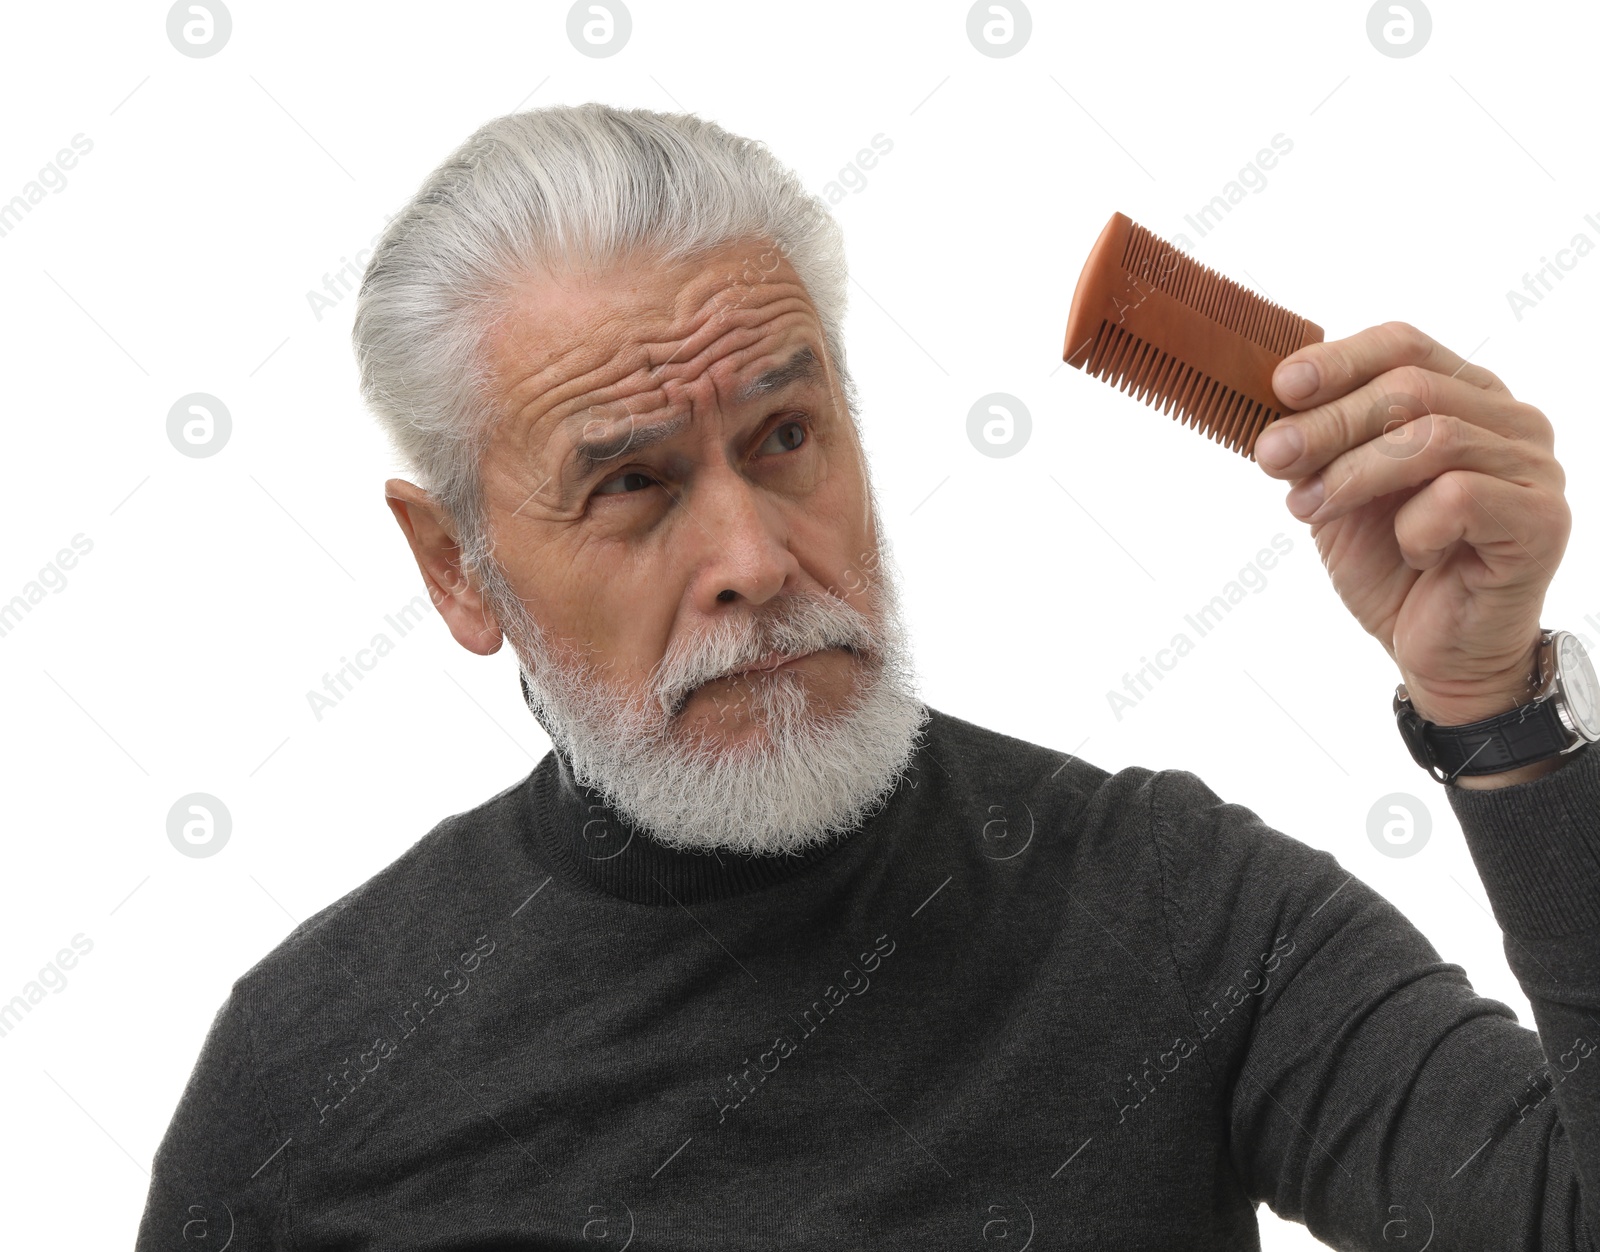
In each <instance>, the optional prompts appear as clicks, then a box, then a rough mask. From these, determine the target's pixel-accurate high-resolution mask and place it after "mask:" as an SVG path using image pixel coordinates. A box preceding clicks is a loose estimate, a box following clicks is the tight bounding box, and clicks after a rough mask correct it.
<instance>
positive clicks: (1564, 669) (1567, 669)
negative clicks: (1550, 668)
mask: <svg viewBox="0 0 1600 1252" xmlns="http://www.w3.org/2000/svg"><path fill="white" fill-rule="evenodd" d="M1556 670H1557V673H1559V674H1560V681H1561V694H1562V695H1563V697H1565V699H1564V703H1565V704H1566V707H1567V712H1568V713H1569V714H1570V715H1571V717H1572V720H1573V721H1574V722H1576V723H1577V726H1578V730H1579V732H1580V733H1581V734H1582V735H1583V736H1584V737H1585V738H1586V739H1589V740H1595V739H1600V679H1597V678H1596V677H1595V672H1594V665H1593V664H1591V663H1590V661H1589V657H1588V655H1587V654H1586V653H1585V652H1584V650H1583V645H1582V644H1580V643H1579V642H1578V641H1577V639H1575V638H1574V637H1573V636H1572V635H1570V634H1565V633H1563V634H1562V636H1561V648H1560V651H1559V652H1558V653H1557V655H1556Z"/></svg>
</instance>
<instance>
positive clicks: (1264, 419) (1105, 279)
mask: <svg viewBox="0 0 1600 1252" xmlns="http://www.w3.org/2000/svg"><path fill="white" fill-rule="evenodd" d="M1320 342H1322V327H1320V326H1318V325H1317V324H1316V323H1315V322H1308V321H1306V319H1305V318H1303V317H1297V316H1295V315H1294V314H1293V313H1291V312H1289V310H1288V309H1285V308H1283V307H1282V306H1281V305H1277V304H1273V303H1272V302H1271V301H1270V300H1264V299H1262V298H1261V297H1260V296H1258V295H1256V294H1255V293H1254V292H1253V291H1247V290H1245V289H1244V288H1243V287H1241V286H1240V285H1239V284H1238V283H1236V282H1234V281H1232V280H1231V279H1228V278H1224V277H1223V276H1222V275H1221V274H1219V273H1217V272H1216V271H1215V270H1213V269H1209V268H1207V267H1206V266H1204V265H1201V264H1200V263H1199V262H1198V261H1195V260H1192V259H1190V258H1189V257H1187V256H1185V255H1184V254H1183V253H1182V252H1180V251H1179V250H1178V249H1177V248H1175V247H1174V246H1173V245H1171V244H1169V243H1167V242H1166V241H1165V240H1163V239H1160V238H1157V237H1156V236H1155V235H1153V234H1151V233H1150V232H1149V231H1148V230H1146V229H1145V228H1144V227H1143V226H1140V225H1138V224H1137V223H1135V222H1133V221H1131V220H1129V219H1128V218H1127V217H1126V216H1125V215H1123V214H1121V213H1113V214H1112V215H1111V220H1110V221H1109V222H1107V223H1106V227H1105V229H1104V230H1102V231H1101V232H1100V238H1099V239H1097V240H1095V244H1094V248H1093V249H1092V250H1091V251H1090V253H1089V259H1088V260H1087V261H1085V262H1084V265H1083V273H1081V274H1080V275H1079V276H1078V286H1077V289H1076V290H1075V291H1073V293H1072V311H1071V312H1070V313H1068V315H1067V338H1066V344H1065V346H1064V347H1063V349H1062V357H1063V359H1064V360H1065V361H1066V362H1067V364H1068V365H1071V366H1073V367H1075V368H1077V369H1081V370H1085V371H1087V372H1088V373H1090V374H1093V375H1094V376H1095V377H1096V378H1102V379H1104V380H1105V381H1106V382H1108V383H1111V384H1112V385H1114V386H1116V387H1118V388H1119V389H1120V390H1122V391H1127V392H1130V393H1131V394H1132V395H1134V396H1135V397H1136V398H1137V399H1139V400H1140V401H1142V402H1143V403H1145V404H1150V405H1155V406H1157V407H1159V408H1160V410H1161V411H1162V412H1163V413H1166V412H1171V413H1172V416H1173V418H1174V420H1182V421H1183V422H1184V424H1185V425H1188V426H1193V427H1195V428H1196V429H1198V430H1202V431H1204V432H1205V433H1206V434H1207V435H1209V436H1210V437H1211V438H1212V439H1214V440H1216V441H1217V442H1218V443H1223V444H1226V445H1227V446H1228V447H1229V448H1231V449H1233V451H1235V452H1238V453H1240V454H1242V455H1244V456H1247V457H1249V458H1250V459H1251V460H1254V459H1255V445H1256V437H1257V436H1258V435H1260V433H1261V432H1262V431H1263V430H1265V429H1266V428H1267V426H1268V425H1269V424H1270V423H1272V422H1275V421H1277V420H1278V418H1280V417H1282V416H1283V413H1284V411H1283V409H1281V408H1280V407H1279V405H1278V399H1277V397H1276V395H1275V394H1274V393H1273V390H1272V371H1273V370H1274V369H1275V368H1276V367H1277V364H1278V362H1279V361H1281V360H1283V358H1284V357H1286V356H1288V355H1289V354H1290V353H1291V352H1293V351H1295V350H1296V349H1297V348H1303V347H1304V346H1305V345H1306V344H1308V343H1320Z"/></svg>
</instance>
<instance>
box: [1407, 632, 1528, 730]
mask: <svg viewBox="0 0 1600 1252" xmlns="http://www.w3.org/2000/svg"><path fill="white" fill-rule="evenodd" d="M1539 650H1540V647H1539V641H1538V640H1537V639H1536V640H1535V641H1534V642H1533V643H1532V644H1531V645H1529V647H1528V650H1527V651H1526V652H1525V653H1524V654H1523V655H1522V657H1521V658H1519V660H1518V661H1517V662H1516V663H1515V664H1513V665H1512V666H1510V667H1509V668H1508V669H1506V670H1505V671H1503V672H1502V673H1500V674H1499V675H1497V676H1495V677H1492V678H1473V679H1463V680H1460V681H1455V682H1451V681H1442V682H1424V681H1422V680H1420V679H1417V680H1413V679H1412V678H1410V677H1407V678H1406V679H1405V686H1406V694H1407V695H1408V696H1410V698H1411V707H1412V708H1414V709H1415V710H1416V711H1417V714H1418V716H1420V717H1421V718H1422V719H1423V720H1424V721H1428V722H1432V723H1433V724H1434V725H1436V726H1465V725H1466V724H1467V723H1469V722H1480V721H1482V720H1483V719H1484V718H1486V717H1495V716H1498V715H1499V714H1501V713H1509V712H1510V711H1511V710H1512V709H1515V708H1519V707H1520V706H1522V705H1524V704H1527V703H1528V702H1529V701H1530V700H1532V699H1534V697H1536V696H1537V695H1538V694H1539V691H1540V688H1541V686H1542V683H1541V680H1540V677H1539ZM1401 672H1402V675H1404V671H1401Z"/></svg>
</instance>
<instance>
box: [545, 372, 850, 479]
mask: <svg viewBox="0 0 1600 1252" xmlns="http://www.w3.org/2000/svg"><path fill="white" fill-rule="evenodd" d="M821 377H822V362H821V361H819V360H818V359H817V354H816V353H815V352H813V351H812V350H811V346H810V345H809V344H807V345H804V346H802V347H800V348H799V349H797V350H796V351H795V353H794V355H793V356H791V357H790V358H789V359H788V360H787V361H785V362H783V364H781V365H775V366H773V367H772V368H771V369H769V370H764V371H763V372H762V373H760V374H758V375H756V377H755V378H753V379H751V380H750V381H749V382H747V383H744V384H742V385H741V386H739V387H738V388H736V389H735V390H734V392H733V402H734V403H735V404H747V403H749V402H750V401H751V400H754V399H756V398H758V397H760V396H765V395H770V394H772V393H773V392H776V391H781V390H783V388H785V387H787V386H789V385H790V384H792V383H796V382H800V381H802V380H804V381H811V382H814V381H816V380H817V379H820V378H821ZM688 422H689V414H688V413H678V414H676V415H674V416H672V417H669V418H664V419H663V420H661V421H659V422H652V423H651V424H650V425H648V426H638V425H634V424H631V423H630V424H628V425H627V426H624V427H623V428H622V429H621V430H618V431H617V432H615V433H614V434H608V435H601V436H599V437H596V438H591V439H579V440H578V441H577V442H576V443H574V444H573V446H572V452H571V454H570V459H569V460H568V462H567V466H566V472H565V473H563V474H562V475H561V477H562V479H563V480H564V487H565V489H570V488H571V487H572V486H574V485H575V484H577V483H579V482H582V481H583V480H585V479H587V478H588V477H590V476H591V475H592V474H594V473H595V472H596V471H597V470H599V469H600V468H601V467H602V466H604V465H605V463H606V462H607V461H611V460H614V459H615V458H616V457H619V456H621V455H622V454H623V453H624V452H632V451H635V450H641V449H644V448H648V447H651V446H652V445H654V444H658V443H662V442H664V441H665V440H668V439H671V438H672V437H673V436H675V435H677V434H679V433H681V432H682V430H683V428H684V427H685V426H686V425H688Z"/></svg>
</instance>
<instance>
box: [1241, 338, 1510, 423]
mask: <svg viewBox="0 0 1600 1252" xmlns="http://www.w3.org/2000/svg"><path fill="white" fill-rule="evenodd" d="M1479 346H1480V347H1481V346H1482V345H1481V344H1480V345H1479ZM1402 365H1418V366H1421V367H1422V368H1423V369H1426V370H1432V371H1433V372H1434V373H1437V374H1443V375H1445V376H1446V377H1447V378H1456V377H1459V378H1461V379H1462V380H1463V381H1465V382H1467V383H1470V384H1471V385H1472V386H1474V387H1478V388H1481V389H1483V390H1484V391H1504V390H1505V389H1506V388H1505V384H1504V383H1502V382H1501V381H1500V380H1499V379H1498V378H1496V377H1495V376H1494V375H1493V374H1491V373H1490V372H1489V371H1488V370H1486V369H1484V368H1483V367H1482V366H1481V365H1473V364H1470V363H1469V362H1468V361H1467V360H1466V358H1464V357H1460V356H1457V355H1456V354H1455V353H1454V352H1452V351H1450V349H1449V348H1446V347H1445V346H1444V345H1443V344H1440V343H1438V342H1437V341H1435V340H1434V339H1433V338H1431V337H1430V336H1428V335H1425V334H1423V333H1422V332H1421V331H1420V330H1418V329H1417V328H1416V327H1415V326H1412V325H1410V324H1408V323H1406V322H1384V323H1383V325H1381V326H1369V327H1368V328H1367V329H1366V330H1363V331H1361V332H1360V333H1358V334H1354V335H1351V336H1350V337H1349V338H1347V339H1335V340H1333V341H1332V342H1329V343H1313V344H1308V345H1307V346H1306V347H1304V348H1301V349H1300V350H1299V351H1297V352H1291V353H1290V354H1289V355H1288V356H1286V357H1284V359H1283V360H1282V361H1281V362H1280V363H1279V364H1278V368H1277V369H1276V370H1274V371H1273V375H1272V389H1273V390H1274V391H1276V392H1277V393H1278V397H1279V399H1281V400H1282V401H1283V403H1284V405H1285V406H1286V407H1288V408H1290V409H1306V408H1311V407H1313V406H1314V405H1318V404H1326V403H1327V402H1328V401H1329V400H1332V399H1334V398H1335V397H1337V396H1342V395H1344V394H1346V393H1347V392H1350V391H1353V390H1355V388H1357V387H1360V386H1361V385H1363V384H1364V383H1367V382H1370V381H1371V380H1372V379H1374V378H1376V377H1377V376H1378V375H1379V374H1383V373H1386V372H1387V371H1389V370H1392V369H1398V368H1399V367H1401V366H1402Z"/></svg>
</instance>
